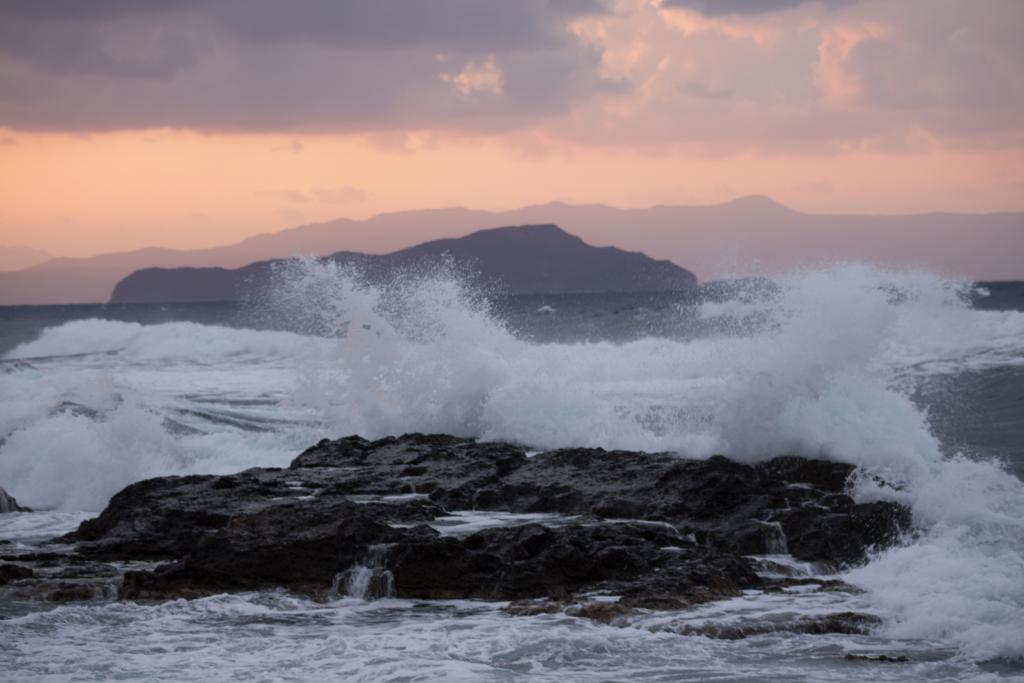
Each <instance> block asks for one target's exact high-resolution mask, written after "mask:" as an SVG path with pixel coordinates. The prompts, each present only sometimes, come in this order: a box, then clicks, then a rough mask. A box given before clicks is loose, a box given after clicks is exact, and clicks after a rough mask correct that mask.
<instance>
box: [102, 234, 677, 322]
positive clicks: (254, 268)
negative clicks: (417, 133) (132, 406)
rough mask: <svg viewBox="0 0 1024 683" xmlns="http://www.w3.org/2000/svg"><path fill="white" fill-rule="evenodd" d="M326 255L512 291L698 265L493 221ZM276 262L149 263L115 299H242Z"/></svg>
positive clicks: (371, 267) (578, 286)
mask: <svg viewBox="0 0 1024 683" xmlns="http://www.w3.org/2000/svg"><path fill="white" fill-rule="evenodd" d="M327 258H328V259H331V260H334V261H337V262H340V263H353V264H357V265H358V266H359V267H360V268H361V269H362V270H363V271H364V272H366V273H367V274H368V275H369V277H371V278H377V279H387V278H388V277H390V276H391V275H392V274H393V273H396V272H398V271H400V270H402V269H403V268H406V267H409V266H414V265H420V264H428V263H437V262H440V261H441V260H442V259H444V258H451V259H452V260H453V261H454V262H455V263H456V264H459V265H462V266H465V267H468V268H469V269H471V270H472V271H474V272H475V273H476V274H477V276H478V277H480V278H481V279H483V280H484V281H486V282H488V283H492V284H494V285H496V286H498V287H501V289H502V290H503V291H506V292H508V293H511V294H530V293H541V292H543V293H567V292H645V291H664V290H677V289H688V288H691V287H694V286H696V284H697V278H696V277H695V276H694V275H693V273H691V272H689V271H688V270H685V269H683V268H680V267H679V266H677V265H675V264H674V263H672V262H671V261H656V260H654V259H652V258H650V257H648V256H646V255H644V254H640V253H637V252H630V251H623V250H622V249H618V248H616V247H595V246H591V245H589V244H587V243H586V242H584V241H583V240H582V239H580V238H579V237H576V236H575V235H570V234H569V233H567V232H565V231H564V230H562V229H561V228H559V227H557V226H555V225H521V226H515V227H506V228H492V229H490V230H479V231H477V232H474V233H472V234H470V235H466V236H465V237H460V238H457V239H441V240H434V241H432V242H425V243H423V244H419V245H417V246H414V247H410V248H408V249H402V250H399V251H396V252H393V253H390V254H385V255H382V256H377V255H373V254H361V253H357V252H350V251H344V252H338V253H335V254H332V255H330V256H328V257H327ZM275 263H277V262H276V261H261V262H258V263H253V264H250V265H248V266H245V267H243V268H237V269H234V270H229V269H225V268H174V269H167V268H146V269H144V270H139V271H136V272H134V273H132V274H131V275H129V276H128V277H126V278H125V279H123V280H121V281H120V282H118V283H117V286H116V287H114V293H113V295H112V296H111V299H110V301H111V303H165V302H171V301H229V300H237V299H240V298H243V297H244V296H245V293H246V291H247V290H249V289H258V288H260V286H261V285H262V284H263V283H265V282H267V279H268V278H269V277H270V276H271V271H272V269H273V266H274V264H275Z"/></svg>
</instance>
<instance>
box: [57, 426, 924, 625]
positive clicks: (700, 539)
mask: <svg viewBox="0 0 1024 683" xmlns="http://www.w3.org/2000/svg"><path fill="white" fill-rule="evenodd" d="M852 471H853V468H852V467H851V466H850V465H845V464H841V463H832V462H825V461H813V460H806V459H803V458H797V457H780V458H775V459H773V460H770V461H767V462H765V463H762V464H760V465H753V466H751V465H744V464H740V463H736V462H733V461H731V460H728V459H726V458H724V457H713V458H710V459H708V460H684V459H680V458H678V457H674V456H671V455H667V454H641V453H633V452H624V451H611V452H609V451H603V450H599V449H567V450H558V451H552V452H548V453H542V454H538V455H536V456H533V457H528V456H527V454H526V453H525V452H524V451H523V450H522V449H521V448H519V447H517V446H513V445H509V444H501V443H479V442H476V441H473V440H470V439H461V438H456V437H452V436H446V435H422V434H412V435H406V436H403V437H397V438H387V439H381V440H379V441H373V442H371V441H368V440H365V439H362V438H359V437H348V438H345V439H339V440H336V441H327V440H325V441H322V442H320V443H318V444H317V445H316V446H314V447H312V448H310V449H308V450H307V451H305V452H304V453H302V454H301V455H299V456H298V457H297V458H296V459H295V460H294V461H293V462H292V463H291V465H290V467H288V468H287V469H251V470H247V471H244V472H240V473H238V474H234V475H228V476H188V477H164V478H159V479H151V480H147V481H143V482H139V483H137V484H133V485H131V486H129V487H127V488H125V489H124V490H123V491H121V492H120V493H118V494H117V495H116V496H114V498H113V499H112V500H111V501H110V504H109V506H108V507H107V509H106V510H105V511H104V512H103V513H102V514H101V515H100V516H99V517H97V518H96V519H93V520H89V521H86V522H84V523H82V525H81V527H80V528H79V529H78V530H77V531H76V532H74V533H72V534H70V535H68V536H67V537H65V538H63V539H60V540H62V541H64V542H71V543H75V544H76V546H77V552H78V553H79V554H81V555H82V556H84V557H88V558H92V559H96V560H118V561H125V560H134V561H139V560H169V561H170V562H169V563H167V564H165V565H163V566H161V567H159V568H157V569H156V570H153V571H130V572H128V573H127V574H126V575H125V578H124V585H123V588H122V591H121V595H122V597H127V598H166V597H173V596H194V595H203V594H207V593H210V592H214V591H221V590H237V589H258V588H266V587H276V586H283V587H287V588H290V589H292V590H297V591H302V592H307V593H317V592H324V591H326V590H327V589H328V588H329V587H330V586H331V585H332V581H335V582H336V578H337V577H339V576H343V575H344V573H345V572H346V571H349V572H351V570H352V568H353V567H355V566H358V565H361V564H362V565H370V567H369V569H368V570H367V571H372V572H377V573H378V574H381V573H383V572H387V582H380V581H378V582H377V583H375V584H373V585H381V586H383V585H385V583H386V585H387V586H388V588H389V589H390V588H392V587H393V591H394V593H395V594H396V595H397V596H399V597H410V598H486V599H499V600H519V599H531V598H552V599H567V598H569V597H571V596H573V595H578V594H580V593H582V592H593V591H603V592H607V593H613V594H616V595H621V596H623V597H624V600H626V601H627V604H630V605H636V606H639V607H644V606H649V607H650V606H653V607H657V606H659V605H660V606H666V605H667V606H675V607H679V606H685V605H687V604H693V603H697V602H704V601H707V600H713V599H718V598H723V597H728V596H732V595H737V594H739V591H741V590H743V589H746V588H753V587H760V586H763V584H764V580H763V579H761V578H760V577H759V575H758V574H757V573H755V571H754V568H753V565H752V563H751V562H750V561H749V560H748V559H746V558H745V557H744V556H745V555H753V554H766V553H769V552H778V551H780V550H782V549H785V550H787V551H788V552H789V553H791V554H792V555H793V556H795V557H796V558H798V559H801V560H806V561H813V562H820V563H824V564H827V565H831V566H834V567H838V566H843V565H848V564H852V563H857V562H860V561H862V560H863V559H864V558H865V553H866V552H867V551H868V550H869V549H870V548H872V547H875V546H885V545H888V544H891V543H893V542H894V541H895V540H896V539H897V537H898V535H899V534H900V533H901V532H902V531H903V530H905V529H907V528H908V527H909V524H910V517H909V512H908V511H907V510H906V509H905V508H902V507H900V506H898V505H895V504H892V503H871V504H857V503H855V502H854V501H853V499H851V498H850V497H849V496H847V495H846V494H845V493H844V487H845V485H846V481H847V479H848V477H849V475H850V474H851V472H852ZM470 510H475V511H477V514H480V513H481V511H503V512H507V513H518V514H526V513H531V514H527V516H526V517H516V516H515V514H511V515H508V517H509V519H508V520H506V521H507V524H506V525H505V526H498V527H495V526H491V527H487V525H486V524H485V525H482V526H479V525H478V526H477V527H473V526H472V525H471V524H467V520H470V521H471V518H472V515H468V514H466V513H460V514H456V515H453V514H452V512H453V511H470ZM370 558H372V560H371V559H370Z"/></svg>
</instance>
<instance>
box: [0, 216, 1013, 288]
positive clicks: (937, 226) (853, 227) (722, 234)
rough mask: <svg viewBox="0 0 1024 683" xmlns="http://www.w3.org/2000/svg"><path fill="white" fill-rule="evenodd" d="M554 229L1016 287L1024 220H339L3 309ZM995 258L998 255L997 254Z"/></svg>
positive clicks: (594, 237)
mask: <svg viewBox="0 0 1024 683" xmlns="http://www.w3.org/2000/svg"><path fill="white" fill-rule="evenodd" d="M542 223H555V224H557V225H559V226H561V227H562V228H564V229H565V230H567V231H569V232H570V233H572V234H575V235H579V236H580V237H582V238H583V239H585V240H586V241H587V242H589V243H591V244H596V245H609V244H614V245H616V246H619V247H621V248H623V249H630V250H636V251H641V252H644V253H646V254H651V255H653V256H657V257H658V258H668V259H671V260H672V261H674V262H676V263H682V264H685V265H686V267H687V268H690V269H691V270H693V271H694V272H695V273H696V274H697V275H698V276H700V277H701V278H702V279H713V278H717V277H722V276H724V275H729V274H736V273H740V274H745V275H756V274H764V273H772V272H776V271H779V270H785V269H789V268H793V267H796V266H802V265H806V264H809V263H810V264H814V263H819V262H825V261H831V260H864V261H870V262H874V263H879V264H882V265H886V266H892V267H906V266H914V267H925V268H930V269H933V270H936V271H938V272H940V273H943V274H947V275H955V276H961V277H967V278H971V279H977V280H1012V279H1024V260H1022V259H1021V258H1020V254H1022V253H1024V213H993V214H959V213H930V214H914V215H907V216H850V215H815V214H805V213H801V212H798V211H794V210H792V209H788V208H786V207H785V206H782V205H781V204H778V203H776V202H774V201H772V200H770V199H767V198H765V197H744V198H741V199H737V200H735V201H732V202H728V203H726V204H717V205H711V206H654V207H650V208H646V209H616V208H612V207H609V206H604V205H600V204H596V205H570V204H562V203H557V202H556V203H552V204H544V205H539V206H529V207H525V208H521V209H515V210H512V211H504V212H488V211H474V210H469V209H457V208H456V209H428V210H422V211H404V212H399V213H388V214H381V215H379V216H375V217H373V218H369V219H367V220H362V221H355V220H349V219H339V220H334V221H330V222H327V223H318V224H313V225H306V226H301V227H298V228H292V229H290V230H284V231H282V232H279V233H274V234H264V235H256V236H254V237H250V238H248V239H246V240H243V241H242V242H239V243H238V244H234V245H229V246H224V247H217V248H213V249H199V250H193V251H181V250H173V249H159V248H151V249H142V250H138V251H133V252H125V253H118V254H105V255H102V256H96V257H94V258H88V259H67V258H62V259H53V260H51V261H47V262H46V263H42V264H39V265H37V266H34V267H32V268H28V269H25V270H22V271H18V272H14V273H0V304H15V303H68V302H99V301H106V300H107V299H109V298H110V294H111V292H112V290H113V288H114V285H115V283H117V281H118V280H120V279H121V278H123V277H125V276H126V275H128V274H129V273H131V272H132V271H135V270H138V269H140V268H146V267H150V266H159V267H165V268H170V267H179V266H220V267H223V268H238V267H240V266H244V265H245V264H248V263H252V262H254V261H261V260H267V259H274V258H282V257H287V256H293V255H296V254H314V255H318V256H325V255H327V254H332V253H334V252H337V251H339V250H342V249H344V250H350V251H358V252H365V253H370V254H384V253H390V252H393V251H395V250H398V249H402V248H405V247H408V246H409V245H412V244H416V243H418V242H422V241H424V240H428V239H436V238H441V237H459V236H462V235H465V234H467V233H469V232H472V231H474V230H478V229H480V228H487V227H494V226H499V225H526V224H542ZM993 252H996V253H997V254H998V256H997V257H995V258H994V257H993Z"/></svg>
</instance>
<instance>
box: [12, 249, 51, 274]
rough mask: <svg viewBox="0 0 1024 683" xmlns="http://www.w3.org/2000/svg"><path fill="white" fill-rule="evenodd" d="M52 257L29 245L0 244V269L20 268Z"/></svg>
mask: <svg viewBox="0 0 1024 683" xmlns="http://www.w3.org/2000/svg"><path fill="white" fill-rule="evenodd" d="M52 258H53V256H51V255H50V254H47V253H46V252H45V251H41V250H39V249H33V248H31V247H23V246H21V245H17V244H16V245H14V246H5V245H0V271H6V270H21V269H22V268H29V267H31V266H34V265H36V264H38V263H42V262H43V261H49V260H50V259H52Z"/></svg>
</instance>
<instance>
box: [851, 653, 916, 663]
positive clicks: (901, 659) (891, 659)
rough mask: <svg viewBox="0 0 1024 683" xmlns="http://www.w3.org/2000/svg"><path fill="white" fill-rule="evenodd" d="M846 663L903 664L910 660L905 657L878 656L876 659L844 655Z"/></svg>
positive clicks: (866, 656)
mask: <svg viewBox="0 0 1024 683" xmlns="http://www.w3.org/2000/svg"><path fill="white" fill-rule="evenodd" d="M846 661H848V662H883V663H886V664H905V663H907V662H909V661H910V658H909V657H907V656H906V655H878V656H877V657H874V656H871V655H855V654H848V655H846Z"/></svg>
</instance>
